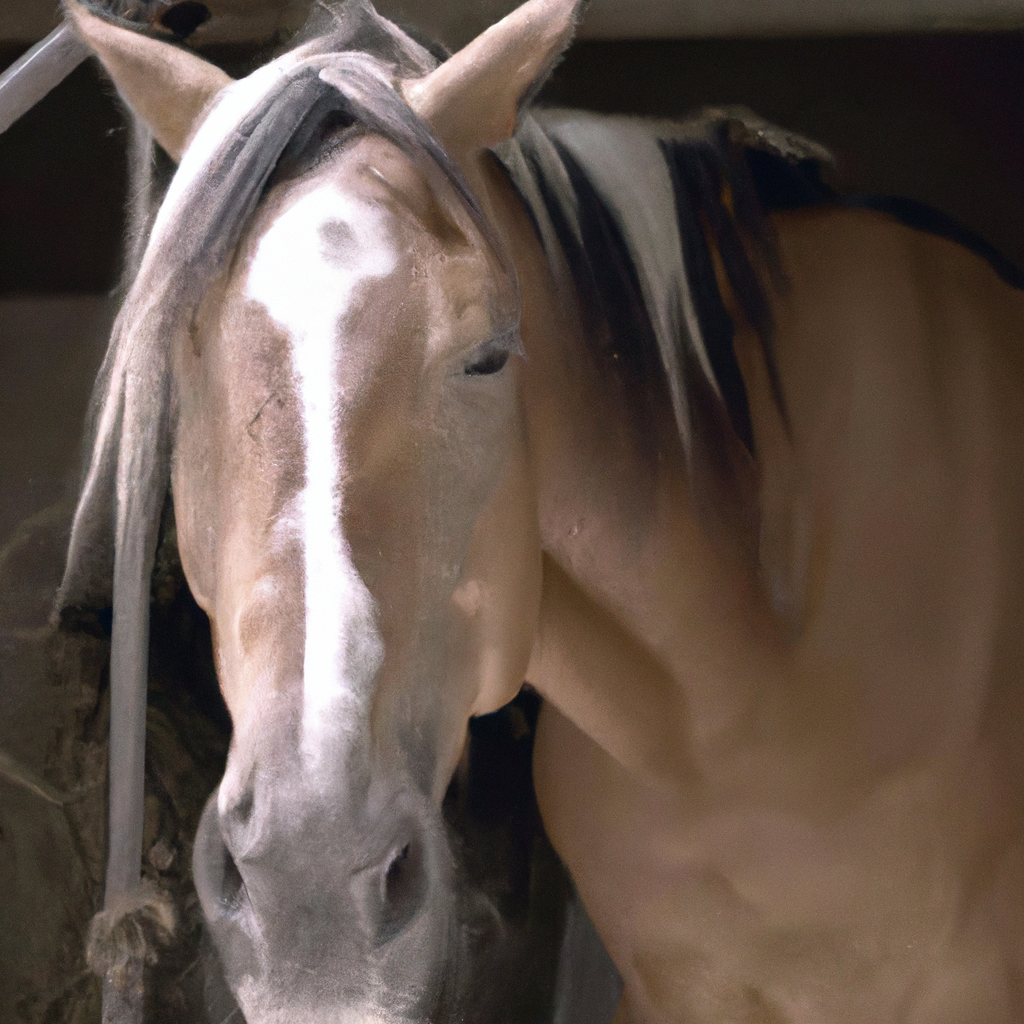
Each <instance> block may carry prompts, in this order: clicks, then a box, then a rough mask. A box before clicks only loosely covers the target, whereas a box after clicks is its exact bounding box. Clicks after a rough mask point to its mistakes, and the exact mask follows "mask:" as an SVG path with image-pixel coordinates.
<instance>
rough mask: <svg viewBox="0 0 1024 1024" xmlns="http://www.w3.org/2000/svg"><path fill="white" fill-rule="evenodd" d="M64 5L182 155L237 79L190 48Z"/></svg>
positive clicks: (131, 98)
mask: <svg viewBox="0 0 1024 1024" xmlns="http://www.w3.org/2000/svg"><path fill="white" fill-rule="evenodd" d="M64 7H65V10H66V11H67V13H68V16H69V17H70V18H71V20H72V21H73V22H74V24H75V28H76V29H77V30H78V33H79V35H81V37H82V38H83V39H84V40H85V41H86V42H87V43H88V44H89V46H90V47H92V49H93V51H94V52H95V53H96V56H97V57H99V59H100V60H101V61H102V62H103V66H104V67H105V68H106V69H107V72H108V74H109V75H110V77H111V78H112V79H113V80H114V85H116V86H117V91H118V92H119V93H120V94H121V97H122V99H124V101H125V102H126V103H127V104H128V106H129V107H131V109H132V110H133V111H134V112H135V113H136V114H137V115H138V116H139V117H140V118H141V119H142V120H143V121H144V122H145V123H146V124H147V125H148V126H149V129H150V131H152V133H153V137H154V138H155V139H156V141H157V142H159V143H160V145H161V146H163V148H164V149H165V150H167V153H168V154H169V155H170V156H171V157H172V159H174V160H175V161H178V160H180V159H181V154H182V153H184V152H185V147H186V146H187V145H188V143H189V141H190V140H191V138H192V136H193V135H194V134H195V130H196V129H197V128H198V127H199V123H200V121H201V120H202V116H203V113H204V112H205V110H206V108H207V107H208V106H209V105H210V102H211V100H212V99H213V98H214V96H216V95H217V93H219V92H220V90H221V89H223V88H224V86H225V85H228V84H229V83H230V82H231V81H232V79H231V78H230V77H229V76H228V75H226V74H225V73H224V72H223V71H221V70H220V68H218V67H216V66H215V65H213V64H210V63H209V62H208V61H205V60H203V59H202V58H201V57H198V56H196V55H195V54H194V53H189V51H188V50H182V49H180V48H179V47H177V46H172V45H171V44H170V43H165V42H161V41H160V40H159V39H151V38H150V37H149V36H144V35H142V34H141V33H138V32H133V31H131V30H130V29H126V28H122V27H121V26H120V25H114V24H112V23H111V22H109V21H104V20H103V19H102V18H100V17H97V16H96V15H95V14H91V13H90V12H89V11H87V10H86V9H85V8H84V7H83V6H82V5H81V4H79V3H77V2H76V0H65V4H64Z"/></svg>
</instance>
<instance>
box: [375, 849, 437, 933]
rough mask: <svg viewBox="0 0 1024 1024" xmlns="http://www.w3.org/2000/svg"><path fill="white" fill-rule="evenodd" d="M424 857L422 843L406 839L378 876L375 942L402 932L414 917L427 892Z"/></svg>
mask: <svg viewBox="0 0 1024 1024" xmlns="http://www.w3.org/2000/svg"><path fill="white" fill-rule="evenodd" d="M425 861H426V857H425V852H424V848H423V844H422V843H421V842H420V841H419V840H416V839H413V840H410V841H409V842H407V843H405V844H404V845H403V846H401V847H399V848H398V849H396V850H395V851H394V853H392V855H391V857H390V858H389V859H388V861H387V864H386V865H385V867H384V872H383V874H382V875H381V883H380V884H381V893H380V895H381V924H380V930H379V932H378V935H377V939H378V942H386V941H388V940H389V939H392V938H394V937H395V936H396V935H398V934H399V933H400V932H402V931H404V930H405V928H406V927H407V926H408V924H409V923H410V922H411V921H412V919H413V918H414V917H415V916H416V914H417V912H418V911H419V909H420V907H421V905H422V904H423V901H424V899H425V898H426V894H427V872H426V863H425Z"/></svg>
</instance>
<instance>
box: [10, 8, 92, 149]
mask: <svg viewBox="0 0 1024 1024" xmlns="http://www.w3.org/2000/svg"><path fill="white" fill-rule="evenodd" d="M91 52H92V51H91V50H90V49H89V47H88V46H86V45H85V43H84V42H82V40H81V39H80V38H79V37H78V34H77V33H76V32H75V30H74V28H72V27H71V25H69V24H68V23H67V22H65V23H64V24H63V25H61V26H60V28H56V29H54V30H53V31H52V32H51V33H50V34H49V35H48V36H47V37H46V38H45V39H43V40H42V41H41V42H38V43H36V45H35V46H33V47H32V49H31V50H29V51H28V52H27V53H24V54H22V55H21V56H20V57H19V58H18V59H17V60H16V61H15V62H14V63H13V64H12V65H11V66H10V67H9V68H8V69H7V70H6V71H5V72H4V73H3V74H2V75H0V133H2V132H5V131H7V129H8V128H10V126H11V125H12V124H14V122H15V121H17V120H18V118H19V117H21V115H22V114H24V113H25V112H26V111H29V110H31V109H32V108H33V107H34V106H35V105H36V104H37V103H38V102H39V101H40V100H41V99H42V98H43V97H44V96H45V95H46V94H47V93H48V92H49V91H50V90H51V89H53V88H54V87H55V86H57V85H59V84H60V83H61V82H63V81H64V79H65V78H67V76H68V75H70V74H71V72H72V71H74V70H75V68H77V67H78V65H79V64H81V63H82V61H83V60H85V58H86V57H88V56H89V54H90V53H91Z"/></svg>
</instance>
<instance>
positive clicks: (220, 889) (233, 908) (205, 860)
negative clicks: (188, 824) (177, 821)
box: [192, 794, 248, 920]
mask: <svg viewBox="0 0 1024 1024" xmlns="http://www.w3.org/2000/svg"><path fill="white" fill-rule="evenodd" d="M192 875H193V878H194V880H195V884H196V891H197V893H198V894H199V899H200V901H201V902H202V904H203V908H204V910H205V912H206V916H207V918H209V919H211V920H214V919H218V918H231V917H235V916H236V915H237V914H238V913H239V912H240V911H241V910H242V908H243V907H244V905H245V903H246V902H247V898H248V897H247V893H246V888H245V881H244V879H243V878H242V875H241V872H240V871H239V870H238V865H237V864H236V863H235V858H234V857H232V855H231V851H230V850H229V849H228V846H227V843H225V841H224V837H223V836H222V834H221V829H220V816H219V814H218V812H217V797H216V794H214V796H212V797H211V798H210V800H209V802H208V803H207V805H206V809H205V810H204V811H203V816H202V818H201V819H200V822H199V828H198V829H197V830H196V839H195V845H194V846H193V849H192Z"/></svg>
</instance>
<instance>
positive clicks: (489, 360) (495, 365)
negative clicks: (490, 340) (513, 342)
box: [465, 348, 509, 377]
mask: <svg viewBox="0 0 1024 1024" xmlns="http://www.w3.org/2000/svg"><path fill="white" fill-rule="evenodd" d="M508 357H509V352H508V349H499V348H495V349H492V350H491V351H490V352H486V353H485V354H484V355H483V357H482V358H481V359H478V360H477V361H476V362H474V363H470V364H469V365H468V366H467V367H466V370H465V373H466V376H467V377H484V376H486V375H487V374H490V373H497V372H498V371H499V370H500V369H502V367H504V365H505V364H506V363H507V362H508Z"/></svg>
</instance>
